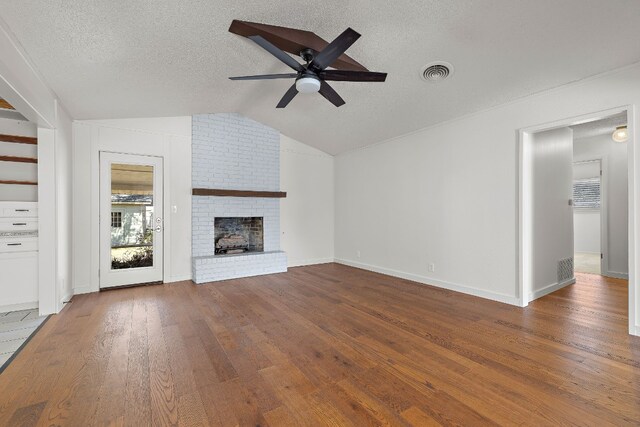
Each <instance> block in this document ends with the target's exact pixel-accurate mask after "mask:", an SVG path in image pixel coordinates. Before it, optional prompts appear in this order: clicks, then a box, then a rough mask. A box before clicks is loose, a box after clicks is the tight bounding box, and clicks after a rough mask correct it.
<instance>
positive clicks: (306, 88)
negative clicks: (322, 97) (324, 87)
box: [296, 77, 320, 93]
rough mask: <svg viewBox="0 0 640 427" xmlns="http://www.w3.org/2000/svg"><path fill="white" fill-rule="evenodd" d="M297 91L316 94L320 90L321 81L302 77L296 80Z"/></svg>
mask: <svg viewBox="0 0 640 427" xmlns="http://www.w3.org/2000/svg"><path fill="white" fill-rule="evenodd" d="M296 89H297V90H298V92H300V93H314V92H318V91H319V90H320V80H318V79H316V78H313V77H302V78H299V79H298V80H296Z"/></svg>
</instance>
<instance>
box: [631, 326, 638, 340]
mask: <svg viewBox="0 0 640 427" xmlns="http://www.w3.org/2000/svg"><path fill="white" fill-rule="evenodd" d="M629 334H631V335H636V336H639V337H640V325H636V326H630V327H629Z"/></svg>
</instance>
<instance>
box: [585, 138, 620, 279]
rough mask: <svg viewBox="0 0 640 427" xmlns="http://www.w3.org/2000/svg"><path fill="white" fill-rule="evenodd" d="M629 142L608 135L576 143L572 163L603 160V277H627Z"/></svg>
mask: <svg viewBox="0 0 640 427" xmlns="http://www.w3.org/2000/svg"><path fill="white" fill-rule="evenodd" d="M628 147H629V143H628V142H615V141H613V139H611V135H599V136H594V137H590V138H580V139H576V140H575V142H574V148H573V157H574V161H584V160H593V159H602V172H603V174H604V176H603V187H604V195H605V197H606V202H605V205H606V209H607V211H606V213H605V216H606V229H607V230H608V231H607V240H606V242H604V243H605V245H604V246H606V247H605V258H604V271H603V274H605V275H610V276H615V277H626V276H627V275H628V273H629V238H628V236H629V230H628V219H629V216H628V210H629V202H628V169H627V162H628V157H629V156H628V152H627V151H628Z"/></svg>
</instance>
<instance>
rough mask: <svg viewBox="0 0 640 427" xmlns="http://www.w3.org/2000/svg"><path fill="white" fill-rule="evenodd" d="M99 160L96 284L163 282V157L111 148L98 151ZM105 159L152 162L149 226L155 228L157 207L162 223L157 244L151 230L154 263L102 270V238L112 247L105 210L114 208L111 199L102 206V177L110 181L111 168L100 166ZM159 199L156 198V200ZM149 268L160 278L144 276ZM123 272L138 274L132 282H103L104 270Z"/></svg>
mask: <svg viewBox="0 0 640 427" xmlns="http://www.w3.org/2000/svg"><path fill="white" fill-rule="evenodd" d="M145 159H148V162H145ZM104 160H106V162H103V161H104ZM99 162H100V167H99V169H100V170H99V175H100V183H99V193H100V200H99V206H98V216H99V219H100V220H99V224H100V230H99V237H98V242H99V243H98V244H99V270H98V271H99V274H98V277H99V282H98V286H99V288H100V289H101V290H102V289H112V288H117V287H122V286H131V285H135V284H142V283H151V282H158V281H160V282H164V274H165V267H164V266H165V261H164V240H165V239H164V234H165V230H164V228H165V227H164V217H165V209H164V193H165V191H164V186H165V182H164V172H163V171H164V158H162V157H160V156H152V155H140V154H128V153H114V152H110V151H100V152H99ZM107 162H108V164H109V165H111V164H113V163H124V164H131V165H139V164H149V165H153V167H154V173H153V193H154V195H153V197H154V207H155V208H154V216H153V217H154V224H153V225H152V228H155V227H156V225H155V218H157V217H158V216H157V213H158V210H159V211H160V212H161V217H160V218H161V220H162V223H161V224H160V227H162V230H161V231H160V238H161V240H160V241H159V245H156V242H157V241H156V235H155V234H154V265H153V267H141V268H136V269H126V270H118V271H117V272H115V273H114V272H112V271H111V269H110V268H109V271H108V272H106V271H104V270H105V269H106V268H107V266H106V265H105V264H106V263H105V260H104V259H103V257H104V256H105V255H106V254H105V253H104V251H105V249H106V248H105V246H104V245H105V244H106V243H105V241H106V240H108V241H109V247H111V234H110V233H107V232H106V224H108V223H110V215H107V211H108V212H112V211H113V210H112V209H111V203H109V208H107V207H105V206H103V203H104V200H103V199H104V198H105V196H106V195H107V194H104V193H105V192H106V191H109V192H110V187H109V188H107V187H103V184H104V182H105V181H107V180H108V181H109V182H111V168H109V170H105V169H104V168H103V166H104V165H105V164H106V163H107ZM157 188H160V189H161V191H159V192H158V193H156V192H157ZM158 199H160V200H159V202H158ZM158 258H160V265H157V264H156V262H157V261H158ZM150 270H153V273H154V274H156V273H159V275H160V277H159V279H152V280H148V278H145V273H149V272H150ZM126 273H130V275H133V276H140V277H139V278H138V279H135V280H134V281H133V282H132V283H123V284H119V285H103V280H105V279H106V277H107V274H109V275H114V276H113V277H115V276H124V275H125V274H126Z"/></svg>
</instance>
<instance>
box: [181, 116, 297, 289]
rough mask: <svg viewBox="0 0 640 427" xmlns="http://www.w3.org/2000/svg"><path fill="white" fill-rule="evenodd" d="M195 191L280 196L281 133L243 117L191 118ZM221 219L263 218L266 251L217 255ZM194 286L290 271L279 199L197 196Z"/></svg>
mask: <svg viewBox="0 0 640 427" xmlns="http://www.w3.org/2000/svg"><path fill="white" fill-rule="evenodd" d="M192 120H193V121H192V132H193V135H192V162H193V165H192V186H193V188H194V189H196V188H200V189H218V190H249V191H265V192H278V191H280V133H279V132H278V131H276V130H275V129H272V128H270V127H268V126H265V125H263V124H260V123H257V122H255V121H253V120H250V119H247V118H245V117H243V116H241V115H239V114H227V113H224V114H202V115H196V116H193V119H192ZM216 217H261V218H263V221H262V224H263V227H264V230H263V238H264V241H263V243H264V252H247V253H239V254H225V255H215V244H216V242H215V239H214V220H215V218H216ZM192 246H193V247H192V253H193V255H192V256H193V259H192V273H193V281H194V282H196V283H205V282H210V281H217V280H226V279H233V278H238V277H248V276H256V275H260V274H270V273H280V272H284V271H287V256H286V254H285V253H284V252H282V251H281V250H280V199H279V198H268V197H227V196H201V195H194V196H193V202H192Z"/></svg>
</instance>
